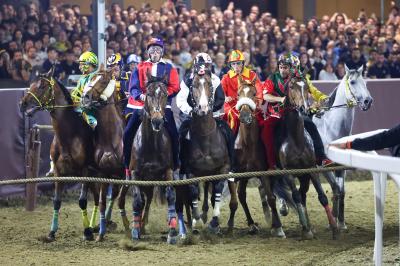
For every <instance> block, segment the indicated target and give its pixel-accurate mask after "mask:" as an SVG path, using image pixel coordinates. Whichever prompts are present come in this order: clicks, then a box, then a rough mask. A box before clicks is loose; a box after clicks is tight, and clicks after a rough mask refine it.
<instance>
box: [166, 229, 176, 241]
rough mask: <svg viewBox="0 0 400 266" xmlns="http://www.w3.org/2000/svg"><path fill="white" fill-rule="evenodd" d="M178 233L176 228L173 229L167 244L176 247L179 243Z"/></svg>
mask: <svg viewBox="0 0 400 266" xmlns="http://www.w3.org/2000/svg"><path fill="white" fill-rule="evenodd" d="M177 236H178V233H177V232H176V229H175V228H171V229H170V230H169V233H168V237H167V243H168V244H171V245H175V244H176V242H177Z"/></svg>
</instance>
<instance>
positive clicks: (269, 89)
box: [262, 80, 286, 103]
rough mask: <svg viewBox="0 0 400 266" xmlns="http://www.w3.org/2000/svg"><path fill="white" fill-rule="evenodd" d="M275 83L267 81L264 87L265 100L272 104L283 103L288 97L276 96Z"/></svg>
mask: <svg viewBox="0 0 400 266" xmlns="http://www.w3.org/2000/svg"><path fill="white" fill-rule="evenodd" d="M274 91H275V89H274V83H273V82H272V80H266V81H265V82H264V86H263V91H262V93H263V100H265V101H267V102H270V103H283V102H284V101H285V98H286V97H280V96H275V95H274Z"/></svg>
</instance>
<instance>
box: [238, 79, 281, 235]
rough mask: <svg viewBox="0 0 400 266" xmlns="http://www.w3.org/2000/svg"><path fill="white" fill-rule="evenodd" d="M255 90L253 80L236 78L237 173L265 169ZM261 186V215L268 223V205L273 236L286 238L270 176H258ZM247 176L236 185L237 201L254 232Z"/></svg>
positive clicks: (255, 228) (256, 230) (256, 227)
mask: <svg viewBox="0 0 400 266" xmlns="http://www.w3.org/2000/svg"><path fill="white" fill-rule="evenodd" d="M256 94H257V89H256V87H255V85H254V84H253V83H249V82H244V81H243V80H242V79H241V78H239V88H238V103H237V105H236V108H237V110H238V112H239V120H240V125H239V134H238V139H237V140H236V142H237V143H238V145H237V146H238V147H239V148H238V149H235V154H236V156H235V157H236V160H237V162H236V166H237V170H238V172H252V171H266V170H267V165H266V158H265V154H264V149H263V143H262V141H261V139H260V128H259V125H258V121H257V115H259V113H258V112H259V111H258V110H257V108H256V106H257V98H256ZM259 180H260V182H261V185H260V186H259V188H258V189H259V192H260V197H261V203H262V207H263V211H264V216H265V218H266V220H267V223H269V208H268V205H269V207H271V210H272V224H271V226H272V229H271V233H272V235H273V236H275V237H281V238H285V233H284V232H283V230H282V224H281V221H280V219H279V215H278V212H277V209H276V201H275V196H274V193H273V191H272V185H271V181H272V180H270V178H264V177H259ZM247 183H248V179H240V180H239V185H238V196H239V201H240V203H241V205H242V207H243V210H244V212H245V214H246V218H247V225H248V226H249V233H251V234H252V233H257V232H258V231H259V229H258V226H257V224H256V223H255V222H254V220H253V218H252V217H251V214H250V211H249V207H248V206H247V202H246V187H247Z"/></svg>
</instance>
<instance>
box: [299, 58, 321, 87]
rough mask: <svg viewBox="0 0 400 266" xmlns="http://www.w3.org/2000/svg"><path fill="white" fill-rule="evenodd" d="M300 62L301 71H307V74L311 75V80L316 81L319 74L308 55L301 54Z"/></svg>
mask: <svg viewBox="0 0 400 266" xmlns="http://www.w3.org/2000/svg"><path fill="white" fill-rule="evenodd" d="M299 60H300V69H301V70H306V71H307V74H308V75H310V80H315V79H316V75H317V73H316V70H315V68H314V67H313V66H312V65H311V62H310V57H309V56H308V54H307V53H305V52H304V53H301V54H300V57H299Z"/></svg>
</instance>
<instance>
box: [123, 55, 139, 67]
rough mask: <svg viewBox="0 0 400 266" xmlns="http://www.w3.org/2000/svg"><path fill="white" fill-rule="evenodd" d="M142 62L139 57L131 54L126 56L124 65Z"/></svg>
mask: <svg viewBox="0 0 400 266" xmlns="http://www.w3.org/2000/svg"><path fill="white" fill-rule="evenodd" d="M141 61H142V59H141V58H140V56H138V55H135V54H131V55H129V56H128V59H127V60H126V64H127V65H129V64H132V63H137V64H138V63H140V62H141Z"/></svg>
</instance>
